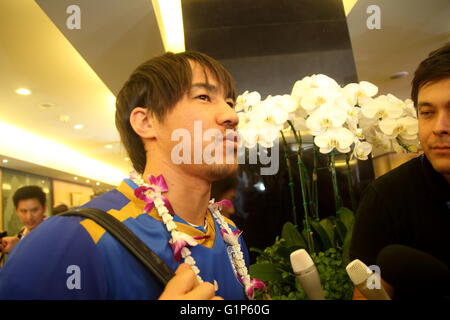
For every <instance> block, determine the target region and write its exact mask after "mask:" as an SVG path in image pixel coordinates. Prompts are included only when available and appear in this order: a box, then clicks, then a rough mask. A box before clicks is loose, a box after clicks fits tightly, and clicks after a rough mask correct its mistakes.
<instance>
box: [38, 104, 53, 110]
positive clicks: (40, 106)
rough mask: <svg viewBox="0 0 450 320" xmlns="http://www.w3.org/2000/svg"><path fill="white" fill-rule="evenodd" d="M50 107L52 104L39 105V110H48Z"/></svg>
mask: <svg viewBox="0 0 450 320" xmlns="http://www.w3.org/2000/svg"><path fill="white" fill-rule="evenodd" d="M51 107H53V104H51V103H41V104H40V105H39V108H42V109H50V108H51Z"/></svg>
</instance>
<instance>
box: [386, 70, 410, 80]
mask: <svg viewBox="0 0 450 320" xmlns="http://www.w3.org/2000/svg"><path fill="white" fill-rule="evenodd" d="M408 75H409V72H408V71H400V72H396V73H394V74H392V75H391V76H390V77H389V78H391V79H400V78H405V77H407V76H408Z"/></svg>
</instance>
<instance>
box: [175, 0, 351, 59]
mask: <svg viewBox="0 0 450 320" xmlns="http://www.w3.org/2000/svg"><path fill="white" fill-rule="evenodd" d="M182 6H183V20H184V28H185V39H186V49H191V50H193V49H195V50H198V51H202V52H205V53H207V54H210V55H211V56H213V57H215V58H217V59H230V58H238V57H241V58H242V57H248V56H265V55H279V54H291V53H298V52H308V51H318V50H335V49H343V48H348V47H349V46H350V38H349V35H348V30H347V22H346V18H345V14H344V10H343V6H342V3H341V2H340V1H335V0H305V1H298V0H280V1H273V0H259V1H253V0H240V1H228V0H209V1H202V0H182Z"/></svg>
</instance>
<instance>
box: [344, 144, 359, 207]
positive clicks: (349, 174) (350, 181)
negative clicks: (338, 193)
mask: <svg viewBox="0 0 450 320" xmlns="http://www.w3.org/2000/svg"><path fill="white" fill-rule="evenodd" d="M345 162H346V163H347V181H348V189H349V191H350V199H351V201H352V210H353V212H355V210H356V208H357V206H358V204H357V202H356V196H355V189H354V188H353V172H352V167H351V166H350V152H349V153H347V154H346V157H345Z"/></svg>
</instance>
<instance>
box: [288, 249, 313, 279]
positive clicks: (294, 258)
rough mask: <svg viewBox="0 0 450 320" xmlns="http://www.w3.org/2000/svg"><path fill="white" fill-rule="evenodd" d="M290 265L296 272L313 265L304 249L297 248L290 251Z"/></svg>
mask: <svg viewBox="0 0 450 320" xmlns="http://www.w3.org/2000/svg"><path fill="white" fill-rule="evenodd" d="M291 265H292V269H293V270H294V273H297V274H298V273H302V272H304V271H306V270H308V269H310V268H311V267H314V261H313V260H312V259H311V257H310V255H309V254H308V252H306V250H305V249H298V250H295V251H294V252H292V253H291Z"/></svg>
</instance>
